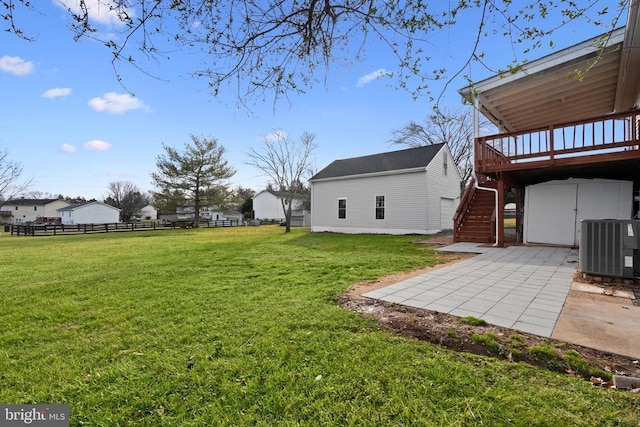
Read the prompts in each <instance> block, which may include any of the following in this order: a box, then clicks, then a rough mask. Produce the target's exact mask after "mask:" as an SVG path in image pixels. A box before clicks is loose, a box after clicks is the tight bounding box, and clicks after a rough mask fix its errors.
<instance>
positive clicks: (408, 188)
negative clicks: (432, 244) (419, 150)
mask: <svg viewBox="0 0 640 427" xmlns="http://www.w3.org/2000/svg"><path fill="white" fill-rule="evenodd" d="M311 188H312V190H311V198H312V199H311V209H312V215H311V231H334V232H340V233H385V234H409V233H420V234H425V233H432V232H436V231H438V229H439V225H438V227H435V230H431V229H429V227H428V225H427V223H428V221H427V199H426V189H425V188H426V173H425V172H424V171H422V172H412V173H402V174H394V175H378V176H369V177H359V178H351V179H340V180H333V181H320V182H318V181H316V182H313V183H312V185H311ZM376 196H384V197H385V218H384V219H383V220H377V219H376ZM339 198H346V199H347V218H346V219H338V199H339ZM438 209H440V208H439V205H438ZM438 213H439V212H438ZM438 221H439V219H438Z"/></svg>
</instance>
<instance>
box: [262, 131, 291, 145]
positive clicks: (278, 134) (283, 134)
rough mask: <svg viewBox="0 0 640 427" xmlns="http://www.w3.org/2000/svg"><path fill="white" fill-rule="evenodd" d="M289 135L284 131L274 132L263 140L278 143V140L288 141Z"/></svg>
mask: <svg viewBox="0 0 640 427" xmlns="http://www.w3.org/2000/svg"><path fill="white" fill-rule="evenodd" d="M288 137H289V134H288V133H287V132H285V131H283V130H282V129H278V130H274V131H273V132H271V133H268V134H266V135H264V136H263V137H262V139H263V140H264V141H266V142H276V141H278V140H283V139H287V138H288Z"/></svg>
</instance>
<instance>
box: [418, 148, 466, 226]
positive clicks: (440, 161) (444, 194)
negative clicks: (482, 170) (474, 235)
mask: <svg viewBox="0 0 640 427" xmlns="http://www.w3.org/2000/svg"><path fill="white" fill-rule="evenodd" d="M445 157H446V159H447V174H446V175H445V174H444V169H445V168H444V158H445ZM460 181H461V178H460V173H459V172H458V168H457V167H456V164H455V163H454V161H453V157H451V152H450V151H449V150H448V149H447V148H446V147H443V148H442V149H441V150H440V151H439V152H438V154H436V155H435V157H434V158H433V160H431V163H429V166H427V182H428V183H429V184H428V185H427V190H426V191H427V218H428V220H429V223H428V224H427V227H428V228H429V229H453V214H452V215H451V218H442V216H443V215H445V216H447V217H448V216H449V213H447V211H448V210H449V209H450V208H451V207H450V206H449V205H450V203H451V200H453V211H454V213H455V209H456V208H457V207H458V203H459V202H460ZM442 199H448V200H442ZM443 204H445V205H447V208H446V209H443ZM449 223H450V225H449V226H448V227H444V226H443V225H445V224H449Z"/></svg>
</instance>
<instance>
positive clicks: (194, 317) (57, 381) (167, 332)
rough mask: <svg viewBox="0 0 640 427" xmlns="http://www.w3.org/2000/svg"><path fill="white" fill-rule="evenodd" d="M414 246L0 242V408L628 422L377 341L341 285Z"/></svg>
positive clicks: (521, 383)
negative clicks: (344, 300)
mask: <svg viewBox="0 0 640 427" xmlns="http://www.w3.org/2000/svg"><path fill="white" fill-rule="evenodd" d="M413 240H416V237H415V236H413V237H412V236H370V235H366V236H349V235H333V234H324V233H322V234H311V233H308V230H306V229H294V231H293V232H292V233H289V234H285V233H283V230H282V228H280V227H255V228H253V227H252V228H233V229H198V230H175V231H170V232H167V231H162V232H145V233H122V234H103V235H87V236H59V237H41V238H16V237H14V238H2V239H1V240H0V259H2V264H0V277H2V281H1V284H0V293H1V295H2V298H1V300H0V325H1V326H0V328H1V329H0V378H1V381H2V387H1V388H0V402H3V403H65V404H68V405H69V406H70V409H71V414H72V423H71V424H72V425H104V426H113V425H176V426H182V425H193V426H197V425H554V426H555V425H637V424H638V422H639V421H640V418H639V416H638V408H639V407H640V406H639V402H638V399H637V398H636V397H633V396H630V395H627V394H623V393H617V392H612V391H608V390H601V389H597V388H594V387H592V386H591V385H590V384H589V383H587V382H585V381H582V380H578V379H573V378H569V377H564V376H562V375H556V374H552V373H549V372H547V371H544V370H539V369H536V368H533V367H529V366H525V365H522V364H513V363H508V362H502V361H497V360H493V359H490V358H483V357H477V356H473V355H467V354H458V353H455V352H452V351H449V350H445V349H442V348H439V347H435V346H432V345H430V344H426V343H422V342H418V341H415V340H411V339H406V338H402V337H397V336H394V335H392V334H390V333H388V332H385V331H381V330H380V329H379V327H378V326H377V324H376V323H375V322H373V321H372V320H370V319H367V318H364V317H362V316H359V315H356V314H354V313H351V312H349V311H346V310H343V309H341V308H339V307H337V306H336V303H335V298H336V296H337V295H338V294H339V293H340V292H342V291H344V290H345V289H346V288H347V287H348V286H349V285H350V284H352V283H354V282H356V281H359V280H369V279H375V278H378V277H381V276H383V275H385V274H389V273H392V272H402V271H408V270H411V269H413V268H417V267H423V266H426V265H434V264H436V263H437V262H438V261H439V260H438V256H437V254H435V253H433V252H432V251H430V250H429V249H428V248H426V247H425V246H424V245H416V244H413V243H411V242H412V241H413Z"/></svg>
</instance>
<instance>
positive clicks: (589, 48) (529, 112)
mask: <svg viewBox="0 0 640 427" xmlns="http://www.w3.org/2000/svg"><path fill="white" fill-rule="evenodd" d="M639 9H640V0H632V1H631V5H630V7H629V15H628V19H627V25H626V26H625V27H624V28H619V29H617V30H614V31H613V32H612V33H610V34H607V35H604V36H599V37H595V38H592V39H590V40H587V41H585V42H582V43H580V44H577V45H575V46H572V47H569V48H567V49H564V50H561V51H558V52H556V53H553V54H551V55H548V56H545V57H543V58H540V59H538V60H535V61H532V62H529V63H528V64H526V65H525V66H524V67H523V69H522V70H521V71H518V72H517V73H515V74H502V75H497V76H494V77H491V78H488V79H486V80H482V81H480V82H477V83H474V84H472V85H470V86H468V87H465V88H463V89H460V90H459V93H460V94H461V95H462V96H463V97H464V98H465V99H466V100H467V101H468V102H470V103H472V104H473V102H474V96H476V97H478V101H479V104H480V112H481V113H482V114H483V115H485V116H486V117H487V118H488V119H489V120H491V121H492V122H493V123H494V124H495V125H496V126H497V127H498V128H499V129H500V130H501V132H514V131H520V130H525V129H535V128H538V127H545V126H549V125H551V124H555V123H566V122H572V121H578V120H583V119H587V118H591V117H596V116H603V115H606V114H610V113H613V112H621V111H626V110H629V109H632V108H635V107H638V102H639V99H640V13H639ZM603 45H604V48H603V49H601V46H603ZM589 67H591V68H589ZM587 69H588V71H587V72H586V73H585V74H584V78H583V79H578V78H576V77H575V76H572V74H573V72H574V70H587Z"/></svg>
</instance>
